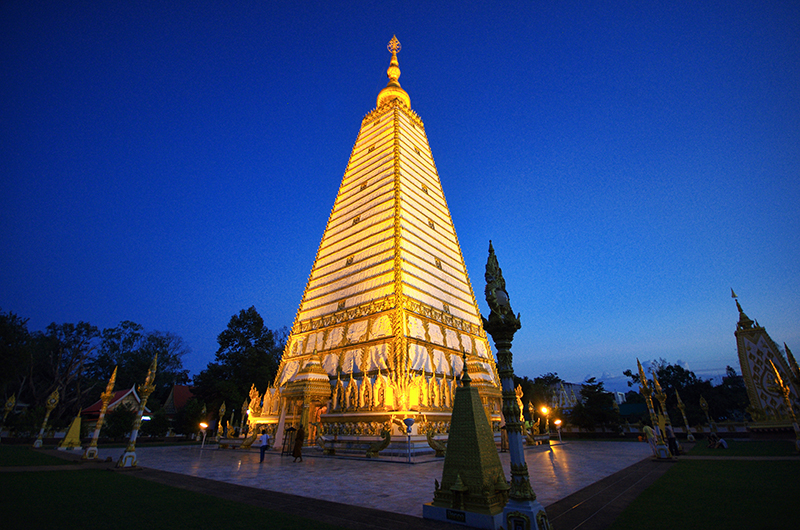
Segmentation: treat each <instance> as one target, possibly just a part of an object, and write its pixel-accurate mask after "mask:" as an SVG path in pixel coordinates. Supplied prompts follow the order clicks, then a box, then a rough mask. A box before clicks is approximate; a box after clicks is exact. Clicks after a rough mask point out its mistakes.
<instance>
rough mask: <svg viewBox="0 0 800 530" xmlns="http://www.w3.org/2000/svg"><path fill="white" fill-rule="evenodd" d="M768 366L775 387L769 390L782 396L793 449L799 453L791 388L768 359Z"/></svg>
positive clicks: (799, 435)
mask: <svg viewBox="0 0 800 530" xmlns="http://www.w3.org/2000/svg"><path fill="white" fill-rule="evenodd" d="M769 364H770V365H771V366H772V371H773V372H774V373H775V386H774V387H773V388H770V390H774V391H775V390H776V391H778V392H780V393H781V395H782V396H783V403H784V404H785V405H786V410H788V411H789V417H790V418H791V419H792V428H793V429H794V436H795V440H794V449H795V451H800V427H798V425H797V417H796V416H795V415H794V409H793V408H792V401H791V399H789V396H790V395H791V393H792V391H791V388H790V387H789V385H788V384H786V383H784V382H783V379H782V378H781V374H779V373H778V369H777V368H776V367H775V363H773V362H772V359H769Z"/></svg>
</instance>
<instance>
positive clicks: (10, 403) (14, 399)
mask: <svg viewBox="0 0 800 530" xmlns="http://www.w3.org/2000/svg"><path fill="white" fill-rule="evenodd" d="M16 404H17V395H16V394H11V397H10V398H8V399H7V400H6V406H5V407H4V408H3V423H1V424H0V432H2V430H3V427H4V426H5V424H6V418H7V417H8V414H9V413H10V412H11V411H12V410H14V407H15V406H16ZM2 440H3V437H2V436H0V441H2Z"/></svg>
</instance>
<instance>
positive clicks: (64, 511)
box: [0, 469, 339, 530]
mask: <svg viewBox="0 0 800 530" xmlns="http://www.w3.org/2000/svg"><path fill="white" fill-rule="evenodd" d="M0 491H3V492H4V493H3V495H0V513H2V514H3V520H2V528H3V530H12V529H20V530H23V529H24V530H29V529H31V528H41V529H49V528H53V529H55V528H81V529H108V528H147V529H148V530H157V529H164V530H174V529H176V528H192V529H205V528H208V529H214V530H219V529H220V528H224V529H226V530H239V529H241V530H252V529H253V528H271V529H272V528H274V529H287V530H288V529H298V530H299V529H306V528H320V529H326V530H335V529H336V528H339V527H335V526H330V525H325V524H323V523H319V522H316V521H311V520H309V519H304V518H301V517H294V516H289V515H285V514H283V513H280V512H274V511H271V510H267V509H263V508H258V507H254V506H250V505H247V504H242V503H237V502H232V501H228V500H224V499H218V498H216V497H212V496H209V495H204V494H201V493H194V492H190V491H186V490H182V489H178V488H172V487H169V486H164V485H161V484H157V483H154V482H149V481H147V480H143V479H139V478H136V472H135V471H134V472H131V473H119V472H112V471H108V470H98V469H81V470H77V471H37V472H6V473H3V472H0ZM265 494H266V493H265Z"/></svg>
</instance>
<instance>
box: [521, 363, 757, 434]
mask: <svg viewBox="0 0 800 530" xmlns="http://www.w3.org/2000/svg"><path fill="white" fill-rule="evenodd" d="M652 370H653V372H655V374H656V378H658V382H659V384H660V385H661V388H662V390H663V391H664V393H665V394H666V396H667V399H666V405H667V413H668V414H669V416H670V418H671V419H672V422H673V424H675V425H681V426H683V417H682V415H681V411H680V409H679V407H678V399H677V394H679V395H680V398H681V401H682V403H683V404H684V411H685V413H686V419H687V421H688V422H689V425H698V424H702V423H705V422H706V416H705V413H704V412H703V410H702V408H701V406H700V398H701V397H703V398H704V399H705V400H706V402H707V403H708V413H709V416H710V417H711V419H712V420H713V421H725V420H732V421H747V420H749V419H750V418H749V414H748V412H747V407H748V406H749V399H748V397H747V390H746V388H745V385H744V380H743V379H742V376H740V375H737V374H736V371H735V370H734V369H733V368H732V367H730V366H728V367H726V370H725V376H723V378H722V381H721V383H720V384H719V385H714V384H713V382H712V380H710V379H702V378H699V377H697V375H696V374H695V373H694V372H692V371H691V370H687V369H686V368H684V367H682V366H680V365H678V364H670V363H668V362H667V361H666V360H665V359H659V360H657V361H655V362H654V363H653V365H652ZM623 375H624V376H626V377H627V378H628V379H629V380H628V386H629V387H636V390H633V389H632V390H629V391H628V392H627V393H626V394H625V403H626V404H637V403H640V404H644V403H645V399H644V397H643V396H642V395H641V394H640V393H639V390H638V386H639V380H640V378H639V374H638V373H634V372H633V371H632V370H625V371H624V372H623ZM562 382H563V380H562V379H561V378H560V377H558V374H556V373H547V374H544V375H541V376H539V377H537V378H535V379H529V378H528V377H521V378H515V384H517V385H520V386H521V388H522V391H523V395H522V402H523V409H524V410H523V414H524V416H525V418H526V420H528V421H533V418H532V417H530V413H529V406H528V404H529V403H530V404H531V405H532V406H533V407H532V408H533V409H534V410H535V411H539V410H541V407H542V406H550V405H552V404H553V403H554V402H555V401H556V397H557V395H558V392H559V389H558V388H557V387H558V385H559V384H560V383H562ZM648 385H650V386H651V387H652V386H653V379H652V377H650V378H649V379H648ZM676 391H677V394H676ZM577 397H578V403H577V405H576V406H574V407H572V408H571V410H569V411H566V410H564V411H560V410H557V409H556V410H552V411H550V416H551V418H553V419H554V418H555V417H560V419H562V421H565V422H567V423H568V424H571V425H574V426H577V427H581V428H584V429H587V430H591V429H595V428H597V427H603V428H607V429H611V430H616V429H619V428H620V427H621V425H622V424H623V423H624V422H626V421H627V422H628V423H631V424H633V423H638V422H641V421H650V418H649V414H648V412H647V411H646V410H643V407H639V411H638V412H636V411H634V412H628V413H627V414H625V415H623V414H622V413H621V410H620V407H619V406H615V405H616V400H615V399H614V395H613V394H612V393H611V392H608V391H607V390H606V389H605V387H604V384H603V382H602V381H597V380H596V379H595V378H594V377H592V378H589V379H587V380H586V381H584V382H583V383H582V384H581V390H580V395H579V396H577ZM653 404H654V406H655V407H656V410H660V409H659V408H658V407H659V403H658V401H657V400H656V399H655V397H653ZM567 412H568V414H567Z"/></svg>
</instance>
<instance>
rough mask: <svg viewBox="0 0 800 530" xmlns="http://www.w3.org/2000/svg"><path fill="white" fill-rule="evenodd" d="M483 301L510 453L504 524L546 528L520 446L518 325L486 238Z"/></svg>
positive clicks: (517, 317)
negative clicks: (516, 370) (515, 345)
mask: <svg viewBox="0 0 800 530" xmlns="http://www.w3.org/2000/svg"><path fill="white" fill-rule="evenodd" d="M485 278H486V291H485V294H486V302H487V303H488V304H489V318H488V319H486V318H483V329H485V330H486V332H487V333H489V334H490V335H491V336H492V339H494V344H495V348H497V371H498V373H499V375H500V380H501V383H502V389H503V417H504V418H505V421H506V431H507V432H508V449H509V452H510V454H511V483H510V486H511V489H510V490H509V494H508V497H509V499H508V503H507V504H506V506H505V509H504V510H503V518H504V519H505V521H506V528H526V529H530V530H540V529H549V528H550V521H549V520H548V518H547V513H546V512H545V511H544V507H543V506H542V505H541V503H540V502H539V501H537V500H536V494H535V493H534V492H533V488H531V482H530V477H529V476H528V464H527V463H526V462H525V453H524V450H523V447H522V440H523V436H522V424H521V423H520V421H519V416H520V414H519V412H520V411H519V406H518V405H517V396H516V393H515V391H514V368H513V366H512V357H513V355H512V353H511V342H512V341H513V340H514V333H516V331H517V330H518V329H519V328H520V327H521V324H520V321H519V315H517V316H514V312H513V311H512V310H511V303H510V301H509V296H508V292H507V291H506V282H505V280H504V279H503V272H502V270H500V265H499V264H498V262H497V256H495V254H494V248H493V247H492V242H491V241H490V242H489V259H488V260H487V261H486V275H485Z"/></svg>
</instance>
